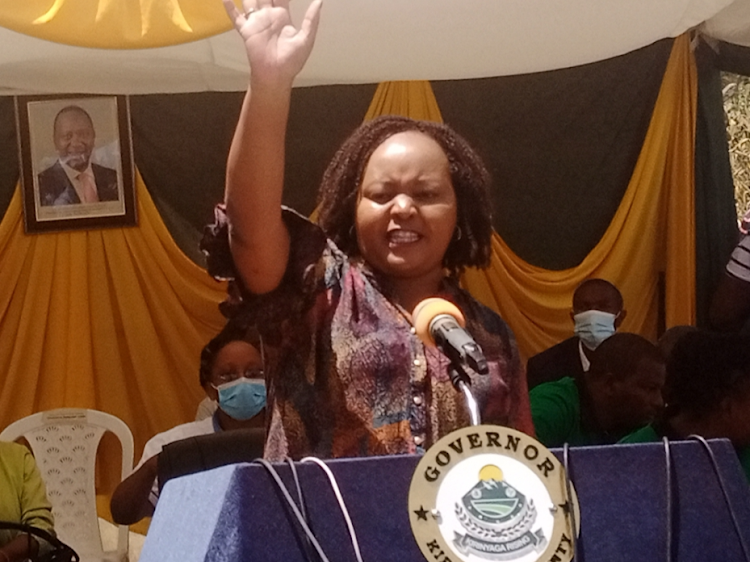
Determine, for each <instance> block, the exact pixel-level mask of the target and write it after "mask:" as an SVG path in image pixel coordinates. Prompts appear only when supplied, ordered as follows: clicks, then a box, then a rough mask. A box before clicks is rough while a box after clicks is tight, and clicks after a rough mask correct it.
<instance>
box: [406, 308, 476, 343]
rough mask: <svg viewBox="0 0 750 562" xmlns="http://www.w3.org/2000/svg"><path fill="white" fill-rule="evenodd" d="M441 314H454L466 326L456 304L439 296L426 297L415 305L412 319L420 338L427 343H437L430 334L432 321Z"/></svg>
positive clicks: (461, 324)
mask: <svg viewBox="0 0 750 562" xmlns="http://www.w3.org/2000/svg"><path fill="white" fill-rule="evenodd" d="M441 314H447V315H448V316H452V317H453V318H455V319H456V322H458V324H459V325H460V326H461V327H462V328H465V327H466V320H465V319H464V315H463V314H462V313H461V310H459V308H458V307H457V306H456V305H455V304H453V303H452V302H450V301H447V300H445V299H441V298H438V297H430V298H428V299H424V300H423V301H422V302H420V303H419V304H418V305H417V306H415V307H414V312H412V313H411V319H412V322H413V323H414V329H415V330H416V331H417V335H418V336H419V339H421V340H422V341H423V342H424V343H425V344H427V345H432V346H434V345H435V339H434V338H433V337H432V334H430V323H431V322H432V320H433V319H434V318H435V317H436V316H440V315H441Z"/></svg>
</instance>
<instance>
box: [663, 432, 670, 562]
mask: <svg viewBox="0 0 750 562" xmlns="http://www.w3.org/2000/svg"><path fill="white" fill-rule="evenodd" d="M662 443H663V444H664V467H665V470H666V479H665V482H666V487H667V498H666V500H667V533H666V535H667V551H666V552H667V562H672V521H673V514H672V505H673V504H672V450H671V449H670V447H669V439H667V438H666V437H663V438H662Z"/></svg>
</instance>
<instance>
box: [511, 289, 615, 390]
mask: <svg viewBox="0 0 750 562" xmlns="http://www.w3.org/2000/svg"><path fill="white" fill-rule="evenodd" d="M626 314H627V311H626V310H625V309H624V308H623V300H622V294H620V291H619V289H618V288H617V287H615V286H614V285H613V284H612V283H610V282H609V281H606V280H604V279H587V280H586V281H584V282H582V283H581V284H580V285H579V286H578V287H577V288H576V290H575V292H574V293H573V309H572V310H571V312H570V318H571V319H572V320H573V325H574V328H573V331H574V333H575V335H574V336H573V337H570V338H568V339H567V340H564V341H562V342H560V343H558V344H557V345H554V346H552V347H550V348H549V349H547V350H545V351H542V352H541V353H538V354H537V355H534V356H533V357H531V358H530V359H529V360H528V362H527V366H526V379H527V381H528V384H529V390H531V389H532V388H534V387H535V386H537V385H539V384H542V383H545V382H551V381H555V380H558V379H561V378H562V377H572V378H574V379H575V378H579V377H580V376H581V375H582V374H583V373H585V372H586V371H588V370H589V365H590V360H591V354H592V353H593V351H594V350H595V349H596V348H597V347H598V346H599V344H600V343H602V342H603V341H604V340H605V339H607V338H608V337H609V336H611V335H612V334H614V333H615V332H616V331H617V328H619V327H620V324H622V321H623V320H624V319H625V316H626Z"/></svg>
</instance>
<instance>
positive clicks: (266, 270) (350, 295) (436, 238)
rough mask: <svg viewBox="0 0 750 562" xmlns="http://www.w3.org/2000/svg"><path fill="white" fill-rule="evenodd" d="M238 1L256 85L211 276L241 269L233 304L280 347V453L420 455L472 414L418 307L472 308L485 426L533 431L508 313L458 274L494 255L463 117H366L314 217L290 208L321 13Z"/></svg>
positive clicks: (237, 18)
mask: <svg viewBox="0 0 750 562" xmlns="http://www.w3.org/2000/svg"><path fill="white" fill-rule="evenodd" d="M224 3H225V7H226V9H227V12H228V13H229V15H230V17H231V19H232V20H233V21H234V24H235V27H236V29H237V31H238V32H239V34H240V35H241V36H242V39H243V41H244V45H245V49H246V51H247V57H248V60H249V63H250V68H251V75H250V87H249V88H248V91H247V94H246V96H245V100H244V103H243V106H242V111H241V114H240V118H239V123H238V124H237V129H236V131H235V135H234V139H233V141H232V146H231V149H230V153H229V159H228V166H227V185H226V193H225V205H224V206H220V207H218V208H217V222H216V224H215V225H213V227H211V228H209V229H208V234H207V236H206V238H205V239H204V245H203V247H204V250H206V251H207V253H208V257H209V271H210V272H211V273H212V274H213V275H215V276H217V277H224V278H230V279H234V281H235V282H236V283H233V285H232V288H231V289H230V299H229V301H228V302H227V303H225V305H224V307H223V310H224V311H225V313H227V314H228V315H230V316H234V317H239V318H240V319H242V318H243V317H244V320H245V321H246V322H248V323H252V324H255V325H257V326H258V327H259V329H260V330H261V331H262V332H263V334H264V341H266V342H267V343H268V344H270V345H269V347H271V348H272V350H269V353H268V355H267V364H266V376H267V378H268V380H267V385H268V415H269V416H268V420H269V421H268V440H267V442H266V450H265V456H266V457H267V458H269V459H271V460H279V459H282V458H284V457H292V458H300V457H302V456H305V455H315V456H318V457H323V458H328V457H346V456H362V455H386V454H400V453H420V452H423V451H424V450H425V449H426V448H427V447H429V446H430V445H431V444H432V443H434V442H435V441H436V440H438V439H439V438H440V437H442V436H443V435H445V434H446V433H449V432H450V431H452V430H454V429H457V428H459V427H462V426H465V425H468V423H469V414H468V411H467V409H466V406H465V404H464V399H463V396H462V395H461V394H460V393H458V392H457V391H456V390H455V389H454V388H453V386H452V384H451V382H450V378H449V375H448V370H449V361H448V359H447V358H446V357H445V356H444V355H443V354H441V353H440V352H439V351H438V350H437V349H436V348H434V347H431V346H425V345H424V344H423V343H422V342H421V341H420V339H419V338H418V337H417V335H416V333H415V330H414V328H413V325H412V317H411V311H412V310H413V309H414V307H415V306H416V305H417V304H418V303H419V302H421V301H422V300H424V299H425V298H428V297H435V296H438V297H442V298H445V299H447V300H449V301H451V302H453V303H454V304H456V305H457V306H458V308H459V309H461V311H462V312H463V314H464V316H465V317H466V328H467V330H468V331H469V333H471V334H472V336H473V337H474V339H475V340H476V341H477V343H478V344H479V345H480V346H481V347H482V350H483V352H484V355H485V357H486V359H487V363H488V367H489V374H487V375H479V374H477V373H475V372H471V371H470V372H469V373H468V375H469V378H470V379H471V385H472V389H473V392H474V394H475V396H476V398H477V402H478V404H479V408H480V412H481V416H482V420H483V422H485V423H494V424H500V425H505V426H509V427H513V428H516V429H519V430H522V431H526V432H532V425H531V418H530V414H529V405H528V395H527V392H526V381H525V376H524V373H523V369H522V367H521V363H520V360H519V355H518V350H517V348H516V344H515V341H514V338H513V335H512V333H511V331H510V330H509V328H508V327H507V325H506V324H505V323H504V322H503V320H502V319H501V318H500V317H499V316H498V315H497V314H495V313H494V312H492V311H491V310H489V309H488V308H486V307H484V306H482V305H481V304H480V303H478V302H477V301H476V300H474V299H473V298H472V297H471V296H469V295H468V294H467V293H466V292H464V291H463V290H462V289H460V288H459V286H458V275H459V274H460V272H461V271H462V269H463V268H465V267H475V266H478V267H482V266H486V265H487V264H488V262H489V257H490V239H491V234H492V226H491V225H492V223H491V216H490V211H489V208H490V205H489V195H488V189H489V175H488V173H487V171H486V169H485V167H484V165H483V164H482V162H481V160H480V158H479V157H478V155H477V154H476V153H475V152H474V151H473V150H472V149H471V147H470V146H469V145H468V144H467V143H466V141H464V140H463V139H462V138H461V137H459V136H458V135H457V134H456V133H455V132H453V131H452V130H451V129H450V128H448V127H446V126H443V125H438V124H435V123H429V122H423V121H414V120H411V119H406V118H402V117H382V118H379V119H375V120H373V121H371V122H369V123H366V124H364V125H363V126H361V127H360V128H359V129H357V130H356V131H355V132H354V133H353V135H352V136H351V137H350V138H349V139H348V140H347V141H346V142H345V143H344V144H343V146H342V147H341V148H340V149H339V151H338V153H337V154H336V156H335V157H334V159H333V161H332V162H331V163H330V165H329V166H328V169H327V170H326V172H325V174H324V177H323V180H322V184H321V186H320V190H319V197H318V202H319V211H320V213H319V220H318V224H317V225H316V224H313V223H311V222H309V221H308V220H307V219H305V218H303V217H301V216H300V215H298V214H296V213H294V212H293V211H291V210H288V209H282V206H281V199H282V189H283V183H284V144H285V132H286V125H287V118H288V114H289V105H290V97H291V91H292V83H293V81H294V78H295V76H296V75H297V73H299V71H300V70H301V69H302V67H303V66H304V64H305V61H306V60H307V58H308V56H309V54H310V51H311V49H312V47H313V42H314V40H315V34H316V31H317V28H318V21H319V18H320V12H321V2H320V0H315V1H313V3H312V4H310V6H309V8H308V9H307V13H306V15H305V17H304V20H303V21H302V22H301V24H300V25H299V27H295V26H294V24H293V23H292V21H291V16H290V13H289V5H288V0H245V2H244V12H240V11H239V10H238V9H237V8H236V7H235V5H234V4H233V3H232V1H231V0H225V2H224Z"/></svg>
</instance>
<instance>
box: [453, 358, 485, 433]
mask: <svg viewBox="0 0 750 562" xmlns="http://www.w3.org/2000/svg"><path fill="white" fill-rule="evenodd" d="M448 375H449V376H450V378H451V382H452V383H453V386H455V387H456V390H458V391H459V392H460V393H461V394H463V395H464V399H465V400H466V408H467V409H468V410H469V420H470V422H471V425H481V424H482V419H481V416H480V415H479V404H477V400H476V398H474V395H473V394H472V393H471V379H469V375H467V374H466V371H464V369H463V367H462V366H461V365H460V364H457V363H456V362H455V361H451V366H450V368H449V369H448Z"/></svg>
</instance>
